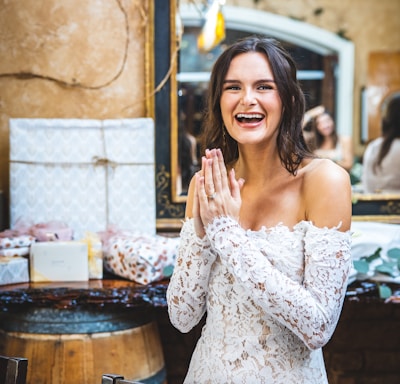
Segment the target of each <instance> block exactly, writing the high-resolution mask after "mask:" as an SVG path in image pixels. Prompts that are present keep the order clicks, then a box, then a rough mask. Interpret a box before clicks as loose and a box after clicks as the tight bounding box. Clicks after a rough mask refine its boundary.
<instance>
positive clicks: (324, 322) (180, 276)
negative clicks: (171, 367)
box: [167, 217, 351, 384]
mask: <svg viewBox="0 0 400 384" xmlns="http://www.w3.org/2000/svg"><path fill="white" fill-rule="evenodd" d="M350 244H351V237H350V232H346V233H344V232H340V231H338V230H337V228H330V229H329V228H318V227H315V226H314V225H313V224H312V223H311V222H308V221H302V222H300V223H298V224H297V225H296V226H295V227H294V228H293V230H290V229H289V228H288V227H286V226H284V225H277V226H275V227H273V228H263V229H261V230H260V231H250V230H244V229H243V228H242V227H240V225H239V224H238V223H237V222H236V221H234V220H232V219H230V218H228V217H220V218H216V219H214V221H213V222H212V223H211V224H209V225H208V226H207V228H206V236H205V237H204V238H203V239H200V238H198V237H197V236H196V233H195V231H194V225H193V220H192V219H190V220H187V221H186V222H185V223H184V225H183V227H182V231H181V244H180V247H179V255H178V259H177V262H176V264H175V269H174V274H173V276H172V278H171V281H170V284H169V287H168V292H167V299H168V310H169V316H170V319H171V322H172V324H173V325H174V326H175V327H176V328H178V329H179V330H180V331H182V332H188V331H190V330H191V329H192V328H193V327H194V326H195V325H196V324H197V323H198V322H199V321H200V319H201V318H202V316H203V315H204V313H205V311H206V310H207V322H206V325H205V326H204V328H203V330H202V336H201V338H200V340H199V341H198V343H197V346H196V349H195V351H194V353H193V356H192V360H191V363H190V367H189V371H188V374H187V376H186V379H185V383H187V384H196V383H199V384H200V383H201V384H205V383H215V384H220V383H244V384H253V383H254V384H261V383H273V384H278V383H285V384H287V383H296V384H300V383H307V384H310V383H318V384H321V383H327V378H326V372H325V367H324V361H323V356H322V349H321V347H322V346H324V345H325V344H326V343H327V342H328V340H329V339H330V337H331V336H332V334H333V331H334V329H335V327H336V324H337V321H338V319H339V316H340V312H341V308H342V305H343V299H344V295H345V291H346V287H347V284H346V282H347V277H348V274H349V271H350V268H351V254H350Z"/></svg>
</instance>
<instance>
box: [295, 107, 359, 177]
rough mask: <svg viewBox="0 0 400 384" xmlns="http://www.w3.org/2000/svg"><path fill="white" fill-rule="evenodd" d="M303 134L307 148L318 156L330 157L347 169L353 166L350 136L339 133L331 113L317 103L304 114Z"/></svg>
mask: <svg viewBox="0 0 400 384" xmlns="http://www.w3.org/2000/svg"><path fill="white" fill-rule="evenodd" d="M303 127H304V130H305V132H304V136H305V137H306V140H307V144H308V146H309V148H310V149H311V150H312V151H313V152H314V153H315V154H316V155H317V156H318V157H321V158H325V159H331V160H333V161H334V162H335V163H337V164H339V165H340V166H342V167H343V168H344V169H346V170H347V171H350V169H351V168H352V166H353V147H352V139H351V137H350V136H344V135H339V134H338V132H337V130H336V126H335V122H334V120H333V118H332V116H331V114H330V113H329V112H328V111H327V110H326V109H325V107H323V106H322V105H319V106H317V107H314V108H312V109H310V110H308V111H307V112H306V113H305V115H304V122H303Z"/></svg>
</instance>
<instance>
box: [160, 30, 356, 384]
mask: <svg viewBox="0 0 400 384" xmlns="http://www.w3.org/2000/svg"><path fill="white" fill-rule="evenodd" d="M296 73H297V69H296V66H295V63H294V61H293V59H292V58H291V56H290V55H289V54H288V53H287V51H286V50H284V48H283V47H282V46H281V44H280V43H279V42H277V41H276V40H273V39H269V38H258V37H249V38H247V39H244V40H240V41H238V42H237V43H235V44H233V45H232V46H230V47H229V48H227V49H226V50H225V51H224V52H223V53H222V54H221V55H220V56H219V58H218V59H217V61H216V62H215V64H214V67H213V70H212V73H211V78H210V82H209V92H208V101H207V111H206V115H205V119H204V130H203V133H204V134H203V138H202V139H203V144H202V148H203V150H204V152H203V150H202V153H203V156H202V159H201V170H200V171H199V172H197V173H196V175H195V176H194V177H193V179H192V180H191V183H190V187H189V195H188V199H187V203H186V220H185V221H184V223H183V226H182V229H181V232H180V245H179V249H178V256H177V261H176V263H175V266H174V272H173V275H172V277H171V280H170V282H169V285H168V290H167V301H168V311H169V317H170V320H171V323H172V324H173V325H174V326H175V327H176V328H177V329H179V330H180V331H181V332H189V331H190V330H191V329H192V328H193V327H195V326H196V325H197V324H198V323H199V322H200V321H201V320H202V319H203V316H204V315H205V314H206V321H205V325H204V327H203V329H202V333H201V337H200V339H199V340H198V342H197V345H196V347H195V350H194V352H193V355H192V357H191V362H190V365H189V369H188V372H187V375H186V378H185V381H184V382H185V383H186V384H194V383H202V384H203V383H218V384H220V383H230V384H235V383H249V384H250V383H274V384H280V383H281V384H287V383H310V384H311V383H318V384H326V383H327V382H328V381H327V374H326V370H325V366H324V361H323V354H322V347H323V346H324V345H325V344H326V343H327V342H328V340H329V339H330V338H331V336H332V334H333V332H334V330H335V327H336V325H337V322H338V319H339V316H340V313H341V309H342V304H343V300H344V297H345V293H346V288H347V281H348V276H349V272H350V270H351V252H350V245H351V235H350V232H349V230H350V224H351V185H350V177H349V174H348V173H347V172H346V171H345V170H344V169H343V168H342V167H340V166H338V165H337V164H335V163H334V162H333V161H331V160H329V159H320V158H317V157H316V156H315V155H314V154H312V153H311V152H310V151H309V149H308V147H307V145H306V142H305V140H304V137H303V132H302V121H303V115H304V95H303V92H302V90H301V88H300V85H299V82H298V80H297V76H296Z"/></svg>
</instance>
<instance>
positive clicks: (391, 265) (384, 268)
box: [375, 261, 397, 277]
mask: <svg viewBox="0 0 400 384" xmlns="http://www.w3.org/2000/svg"><path fill="white" fill-rule="evenodd" d="M396 270H397V262H396V261H384V262H383V263H382V264H381V265H378V266H377V267H376V268H375V271H376V272H380V273H383V274H385V275H389V276H391V277H395V276H397V271H396Z"/></svg>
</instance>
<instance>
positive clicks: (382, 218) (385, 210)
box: [352, 193, 400, 224]
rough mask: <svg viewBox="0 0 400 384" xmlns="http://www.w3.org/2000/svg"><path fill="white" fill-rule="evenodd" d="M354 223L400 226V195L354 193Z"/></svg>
mask: <svg viewBox="0 0 400 384" xmlns="http://www.w3.org/2000/svg"><path fill="white" fill-rule="evenodd" d="M352 198H353V216H352V220H353V221H377V222H385V223H391V224H400V194H395V193H385V194H380V193H353V196H352Z"/></svg>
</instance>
